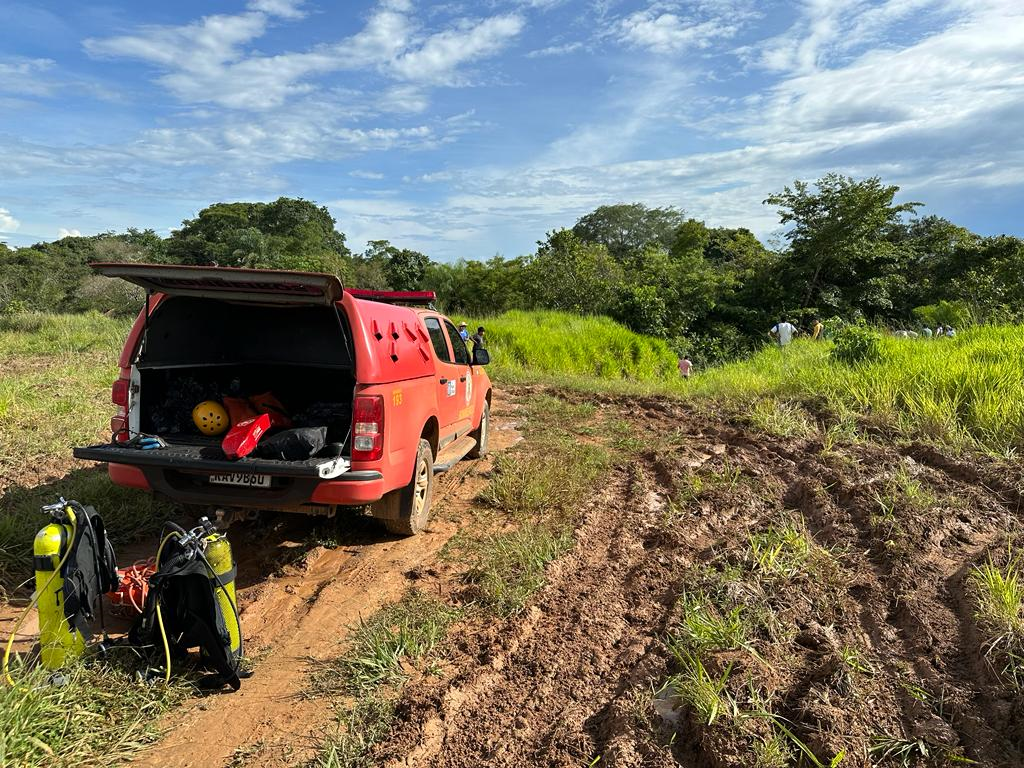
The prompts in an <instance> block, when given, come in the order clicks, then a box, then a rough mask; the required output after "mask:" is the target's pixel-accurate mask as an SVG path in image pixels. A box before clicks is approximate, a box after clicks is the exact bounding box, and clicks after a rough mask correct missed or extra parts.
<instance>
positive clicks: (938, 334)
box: [935, 323, 946, 339]
mask: <svg viewBox="0 0 1024 768" xmlns="http://www.w3.org/2000/svg"><path fill="white" fill-rule="evenodd" d="M945 335H946V326H944V325H943V324H942V323H939V326H938V327H937V328H936V329H935V338H936V339H941V338H942V337H943V336H945Z"/></svg>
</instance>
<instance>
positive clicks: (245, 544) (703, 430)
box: [26, 389, 1024, 768]
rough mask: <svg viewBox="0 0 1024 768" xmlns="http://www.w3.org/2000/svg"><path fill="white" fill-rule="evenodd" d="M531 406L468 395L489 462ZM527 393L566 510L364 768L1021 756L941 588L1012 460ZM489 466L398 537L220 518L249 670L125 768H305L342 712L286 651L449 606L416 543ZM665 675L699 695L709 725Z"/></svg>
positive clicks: (983, 536)
mask: <svg viewBox="0 0 1024 768" xmlns="http://www.w3.org/2000/svg"><path fill="white" fill-rule="evenodd" d="M541 394H542V393H540V392H539V391H538V390H528V389H519V390H514V391H507V392H504V393H502V394H501V396H500V397H498V398H497V399H496V402H495V409H494V427H495V430H494V437H493V438H492V440H493V447H494V448H495V449H496V451H497V452H506V453H509V454H510V455H516V453H517V452H523V451H529V450H530V440H529V438H528V439H527V440H525V441H523V442H522V443H518V440H519V431H520V429H522V428H524V427H526V426H528V425H525V424H524V419H525V416H524V409H525V407H526V404H528V403H529V402H530V401H531V399H532V398H536V397H538V396H541ZM554 395H555V396H556V397H563V398H565V399H567V400H571V401H573V402H579V401H580V399H581V398H582V399H584V400H587V401H589V402H590V403H591V404H592V405H593V406H594V407H593V409H592V415H591V416H590V417H589V420H588V421H587V422H586V423H582V422H581V423H579V424H566V425H563V427H564V428H565V429H567V430H568V431H570V432H571V431H573V430H574V429H577V430H578V439H579V440H581V441H591V442H592V441H599V442H601V443H602V444H603V445H605V446H606V447H607V449H608V452H609V454H610V456H611V468H610V469H609V470H608V471H607V473H606V475H605V476H604V477H603V478H602V480H601V482H600V483H598V484H597V485H596V486H595V487H594V488H593V489H592V490H591V491H590V492H589V493H584V494H582V495H581V496H580V498H579V499H578V506H579V510H580V516H579V522H578V525H577V527H576V530H575V536H574V542H575V543H574V544H573V546H572V547H571V549H570V550H569V552H568V553H567V554H565V555H563V556H562V557H560V558H559V559H557V560H556V561H555V562H553V563H552V564H550V565H549V566H548V569H547V583H546V585H545V586H544V587H543V588H542V589H541V590H540V591H539V592H537V593H536V594H535V595H534V596H533V598H532V599H531V600H530V601H529V603H528V604H527V606H526V608H525V609H524V610H523V611H522V612H520V613H517V614H515V615H513V616H511V617H508V618H504V619H498V618H495V617H493V616H491V617H484V616H481V615H479V614H476V613H473V612H472V611H468V612H467V613H466V614H465V618H464V619H463V620H462V621H461V622H460V623H459V624H458V625H457V626H455V627H454V628H453V629H452V630H451V631H450V632H449V635H448V639H447V640H446V641H445V642H444V643H442V645H441V647H440V648H439V650H438V654H439V656H438V660H437V663H433V664H431V666H430V670H429V673H424V672H422V671H417V670H410V674H411V680H410V682H409V683H408V684H407V685H406V686H405V687H404V689H403V690H402V691H401V694H400V698H399V701H398V705H397V719H396V725H395V726H394V728H393V729H392V730H391V732H390V734H389V736H388V737H387V738H386V739H385V740H383V741H382V742H380V743H378V744H376V745H375V746H373V747H372V749H371V750H370V752H369V754H368V756H367V759H368V761H369V762H368V764H377V765H387V766H453V767H454V766H467V767H468V766H473V767H476V766H484V765H487V766H492V765H493V766H533V765H536V766H590V765H596V766H670V765H684V766H701V767H703V766H729V767H730V768H734V767H739V766H755V765H760V766H765V767H766V768H768V767H770V766H787V765H819V764H820V765H829V764H830V761H833V760H838V762H835V763H834V764H835V765H842V766H862V765H863V766H867V765H889V764H891V765H945V764H954V763H959V764H962V762H963V760H964V759H966V760H973V761H975V762H976V763H977V764H979V765H985V766H1007V767H1009V766H1019V765H1022V764H1024V753H1022V750H1024V720H1022V715H1024V713H1022V709H1021V704H1020V702H1019V696H1018V692H1017V691H1016V689H1014V688H1013V686H1012V685H1011V684H1009V682H1008V681H1007V680H1006V678H1005V675H1002V674H1001V673H1000V671H999V669H998V665H997V664H994V663H993V662H992V660H991V658H989V657H986V655H985V645H984V644H985V637H983V636H982V635H981V634H980V632H979V629H978V624H977V621H976V620H975V615H974V614H975V599H974V596H973V594H972V593H971V591H970V587H969V584H968V575H969V573H970V572H971V570H972V568H973V567H974V566H976V565H978V564H981V563H983V562H985V561H986V560H987V559H988V558H989V557H993V558H995V559H996V560H997V561H998V560H999V558H1003V559H1004V560H1005V557H1006V553H1007V551H1008V547H1009V546H1010V545H1011V544H1015V542H1016V540H1017V538H1018V537H1019V535H1020V530H1021V525H1020V520H1021V517H1020V516H1021V508H1020V505H1021V491H1020V488H1021V485H1022V482H1021V472H1020V467H1019V465H1014V464H1007V463H1004V462H996V461H994V460H992V461H989V460H984V461H978V460H970V459H967V458H963V457H952V456H949V455H947V454H946V453H944V452H942V451H939V450H936V449H934V448H931V447H926V446H922V445H916V444H908V445H902V446H897V445H893V444H881V443H879V442H876V441H874V440H872V439H869V438H865V437H863V436H861V437H860V438H857V439H854V437H853V436H846V437H844V438H842V439H836V438H834V437H831V436H830V437H828V438H825V437H823V433H816V434H815V435H814V436H812V437H801V438H785V437H770V436H765V435H758V434H754V433H752V432H750V431H748V430H747V429H746V428H744V427H743V426H741V425H739V424H738V423H736V422H734V421H732V420H730V419H729V418H727V417H724V416H719V415H716V414H713V413H710V412H708V411H706V410H703V411H698V410H694V409H693V408H692V407H690V406H686V405H684V404H681V403H678V402H675V401H669V400H659V399H647V400H640V401H638V400H637V399H635V398H628V399H627V398H605V397H597V396H590V395H579V394H571V393H564V394H559V393H554ZM545 396H546V397H549V395H545ZM524 431H525V432H526V434H527V436H528V435H529V430H528V429H524ZM517 443H518V444H517ZM493 461H494V459H493V458H488V459H485V460H481V461H478V462H464V463H462V464H460V465H458V466H457V468H456V469H454V470H453V471H451V472H449V473H447V474H445V475H441V476H439V477H438V481H439V485H438V487H437V489H436V490H435V505H436V509H437V514H436V516H435V519H434V522H433V523H432V525H431V526H430V530H429V531H428V532H427V533H425V534H423V535H421V536H418V537H415V538H410V539H401V538H397V537H391V536H388V535H387V534H384V533H382V529H380V528H379V527H378V526H377V525H376V524H374V523H373V522H372V521H365V520H358V519H355V518H353V519H350V520H348V521H343V524H341V525H333V524H332V525H325V524H324V523H323V521H313V520H309V519H304V518H299V517H295V516H288V515H272V516H267V517H265V518H264V519H262V520H261V521H259V522H255V523H245V524H240V525H238V526H235V527H232V528H231V529H230V536H231V538H232V541H233V542H235V547H236V552H237V553H238V556H239V568H238V573H239V590H240V591H239V604H240V607H241V609H242V626H243V630H244V638H245V642H246V644H247V655H248V656H250V657H251V658H252V659H253V663H254V675H253V677H252V678H251V679H249V680H246V681H244V683H243V687H242V689H241V691H239V692H238V693H233V694H229V695H218V696H208V697H205V698H195V699H192V700H191V701H189V702H188V703H186V705H185V706H183V707H182V708H181V709H179V710H178V711H176V712H175V713H173V714H172V715H171V716H169V717H168V718H167V719H166V721H165V722H164V723H163V724H162V725H163V726H164V727H165V728H166V729H167V735H166V737H165V738H164V739H163V740H162V741H161V742H159V743H157V744H156V745H154V746H153V747H151V748H150V749H149V750H147V751H146V752H144V753H142V754H141V755H140V756H139V757H138V759H137V760H136V761H135V763H134V764H135V765H139V766H154V767H155V766H181V767H184V766H234V767H236V768H237V767H238V766H264V765H270V766H291V765H302V764H304V763H305V762H307V761H308V760H310V759H312V758H313V757H314V756H315V754H316V752H317V749H318V743H319V739H320V737H321V736H322V735H323V734H324V733H325V732H327V731H328V730H330V729H331V728H332V724H333V722H334V719H335V717H336V714H337V707H339V706H344V702H338V701H332V700H330V699H325V698H309V697H306V696H303V695H302V694H303V693H304V691H305V690H306V689H307V685H308V670H309V668H310V663H311V660H317V659H327V658H330V657H332V656H334V655H337V654H338V653H339V649H340V648H343V647H344V640H345V635H346V633H347V632H348V631H349V629H350V628H351V627H352V625H353V624H354V623H355V622H357V621H358V620H359V619H360V618H361V617H366V616H368V615H369V614H371V613H372V612H373V611H374V610H376V609H377V608H379V607H380V606H382V605H384V604H387V603H389V602H393V601H395V600H397V599H399V598H400V597H401V595H402V594H403V593H404V592H405V591H406V590H408V589H409V588H410V587H411V586H415V587H416V589H418V590H421V591H423V592H426V593H428V594H431V595H435V596H437V597H438V598H439V599H442V600H444V601H446V602H448V603H450V604H452V605H455V606H461V607H465V606H466V605H468V604H469V603H470V602H471V601H472V593H471V590H467V588H466V583H465V572H464V570H465V569H464V567H462V566H461V565H460V563H459V562H458V561H457V560H456V561H453V560H452V559H451V558H440V557H439V556H438V553H439V552H440V550H441V549H442V547H444V545H445V544H446V543H447V542H448V541H449V540H450V539H451V538H452V536H453V535H455V534H456V533H457V532H459V531H460V529H461V530H463V531H465V530H469V529H472V527H473V526H475V525H478V516H477V515H475V514H474V513H473V511H472V510H473V509H474V508H477V507H479V506H480V502H479V494H480V493H481V491H482V490H483V489H484V488H485V487H486V485H487V483H488V482H489V479H490V477H491V475H492V470H493ZM490 524H493V520H492V521H491V523H490ZM780 531H789V532H796V533H797V534H799V537H798V539H799V540H798V541H797V544H796V545H794V544H793V541H792V540H787V539H785V537H782V539H779V537H778V536H776V534H777V533H778V532H780ZM773 536H774V537H775V538H773ZM800 537H802V539H801V538H800ZM777 541H782V544H780V545H779V546H778V548H777V549H778V551H777V553H776V554H777V555H778V557H774V558H771V557H770V558H767V559H766V558H765V557H764V547H765V546H767V545H771V544H772V542H777ZM801 541H802V542H803V543H800V542H801ZM144 550H145V546H142V547H140V548H139V552H140V553H141V552H143V551H144ZM695 606H696V607H695ZM702 610H703V611H705V612H706V613H709V614H713V615H717V616H721V615H724V614H726V613H728V612H729V611H734V612H735V615H736V616H739V617H740V623H742V625H743V631H742V633H741V635H742V637H741V640H740V641H737V642H735V643H732V644H729V643H717V644H716V643H715V642H711V643H710V644H709V643H704V644H697V645H694V643H693V642H691V641H689V640H687V641H684V640H680V639H679V638H681V637H683V636H684V635H686V631H685V628H686V627H687V626H690V625H688V624H687V621H688V618H689V619H692V618H693V612H694V611H702ZM688 613H689V616H688ZM26 629H27V630H28V631H31V627H27V628H26ZM693 659H697V660H699V662H700V669H701V670H703V672H702V673H701V672H698V673H696V676H694V665H693ZM688 674H689V675H690V677H687V675H688ZM702 675H703V676H702ZM705 678H706V679H705ZM693 679H697V680H703V681H705V682H710V681H720V680H724V683H723V684H722V685H721V686H719V690H718V691H717V692H716V693H715V694H714V697H713V698H714V699H715V700H716V701H717V702H719V704H720V705H721V706H720V708H718V709H717V710H716V711H715V712H714V714H713V716H712V717H710V718H709V717H707V716H706V715H707V712H706V710H701V708H700V706H699V704H696V703H695V701H694V698H693V697H692V696H689V695H688V693H687V690H688V689H687V687H686V686H687V680H691V681H692V680H693ZM709 720H711V721H712V722H710V723H709ZM908 744H910V745H915V744H916V745H917V746H911V747H909V748H908V747H907V746H906V745H908ZM901 750H902V751H901ZM908 750H909V751H908Z"/></svg>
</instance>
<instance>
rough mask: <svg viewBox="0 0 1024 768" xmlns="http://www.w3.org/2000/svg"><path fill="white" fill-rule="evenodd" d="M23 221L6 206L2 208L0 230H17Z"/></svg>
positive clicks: (0, 210)
mask: <svg viewBox="0 0 1024 768" xmlns="http://www.w3.org/2000/svg"><path fill="white" fill-rule="evenodd" d="M20 226H21V222H20V221H18V220H17V219H16V218H14V217H13V216H12V215H11V212H10V211H9V210H7V209H6V208H0V232H17V231H18V227H20Z"/></svg>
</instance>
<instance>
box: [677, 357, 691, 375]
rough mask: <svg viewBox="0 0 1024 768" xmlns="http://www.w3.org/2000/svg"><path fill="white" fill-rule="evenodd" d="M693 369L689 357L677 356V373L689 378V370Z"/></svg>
mask: <svg viewBox="0 0 1024 768" xmlns="http://www.w3.org/2000/svg"><path fill="white" fill-rule="evenodd" d="M691 370H693V363H691V362H690V358H688V357H686V356H685V355H683V356H682V357H681V358H679V375H680V376H682V377H683V378H684V379H688V378H690V371H691Z"/></svg>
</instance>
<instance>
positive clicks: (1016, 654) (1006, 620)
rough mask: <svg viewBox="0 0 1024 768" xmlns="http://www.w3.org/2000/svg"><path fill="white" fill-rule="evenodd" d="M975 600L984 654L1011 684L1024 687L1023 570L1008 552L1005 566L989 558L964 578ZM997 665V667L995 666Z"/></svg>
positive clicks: (1018, 561)
mask: <svg viewBox="0 0 1024 768" xmlns="http://www.w3.org/2000/svg"><path fill="white" fill-rule="evenodd" d="M967 580H968V584H969V585H970V586H971V587H972V589H973V591H974V595H975V599H976V601H977V611H976V613H975V618H976V620H977V621H978V625H979V628H980V629H981V631H982V634H983V636H984V637H985V643H984V645H985V648H984V650H985V654H986V657H987V658H988V659H989V661H990V662H991V663H992V664H993V666H997V667H998V668H999V671H1000V672H1001V673H1002V675H1003V677H1004V678H1005V679H1006V680H1007V681H1008V682H1009V683H1010V684H1012V685H1013V686H1014V687H1016V688H1021V687H1024V571H1022V569H1021V562H1020V555H1014V553H1013V552H1012V551H1011V552H1010V553H1009V555H1008V562H1007V564H1006V565H1005V566H998V565H996V564H995V563H994V562H993V561H992V560H991V559H989V561H988V562H987V563H984V564H982V565H979V566H976V567H975V568H974V569H973V570H972V571H971V573H970V575H969V576H968V577H967ZM999 665H1001V666H999Z"/></svg>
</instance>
